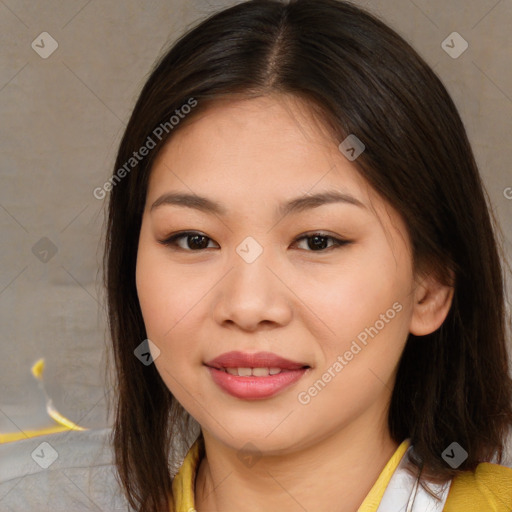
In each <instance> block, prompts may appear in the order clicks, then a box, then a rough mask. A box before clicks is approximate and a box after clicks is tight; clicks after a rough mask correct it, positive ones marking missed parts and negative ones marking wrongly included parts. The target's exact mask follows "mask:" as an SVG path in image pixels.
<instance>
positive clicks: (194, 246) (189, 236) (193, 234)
mask: <svg viewBox="0 0 512 512" xmlns="http://www.w3.org/2000/svg"><path fill="white" fill-rule="evenodd" d="M182 239H185V243H186V244H187V245H188V247H189V248H188V249H187V248H186V247H183V246H182V245H180V244H179V243H178V240H182ZM207 240H211V238H209V237H207V236H206V235H203V234H202V233H199V232H197V231H182V232H181V233H175V234H174V235H171V236H170V237H168V238H166V239H165V240H159V243H161V244H162V245H166V246H172V247H176V246H178V247H179V248H180V249H183V250H185V251H189V252H193V251H196V252H197V251H200V250H203V249H207V248H208V247H207V246H208V242H207Z"/></svg>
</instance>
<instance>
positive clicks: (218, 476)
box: [195, 411, 398, 512]
mask: <svg viewBox="0 0 512 512" xmlns="http://www.w3.org/2000/svg"><path fill="white" fill-rule="evenodd" d="M367 412H368V411H367ZM378 416H379V417H378V418H377V417H374V418H368V417H366V418H360V419H361V420H364V425H363V424H362V423H363V421H361V422H354V423H353V424H351V425H349V426H348V427H346V428H344V429H342V430H338V431H336V432H334V433H332V434H331V435H328V436H325V437H324V438H322V439H319V440H316V441H315V442H313V443H311V444H309V445H308V446H307V447H305V448H302V449H300V450H294V451H289V452H287V453H286V454H285V455H272V456H268V455H265V454H262V456H261V458H260V459H258V460H257V462H256V463H255V464H254V465H251V467H247V466H246V465H244V464H242V462H241V461H240V459H239V458H238V457H237V453H238V452H237V450H236V449H233V448H232V447H230V446H227V445H225V444H224V443H222V442H221V441H219V440H218V439H217V438H215V437H214V436H212V435H211V434H210V433H209V432H208V431H205V430H203V436H204V440H205V451H206V455H205V457H204V458H203V459H202V461H201V463H200V466H199V469H198V473H197V477H196V486H195V505H196V506H195V508H196V510H197V511H198V512H206V511H220V510H222V511H223V512H235V511H239V510H244V512H261V510H265V511H266V512H274V511H275V512H277V511H279V512H282V511H283V510H286V511H289V512H304V510H314V511H315V512H333V511H336V512H356V511H357V509H358V508H359V506H360V505H361V503H362V502H363V501H364V499H365V497H366V495H367V494H368V492H369V491H370V489H371V488H372V486H373V484H374V483H375V482H376V480H377V478H378V476H379V474H380V473H381V472H382V470H383V468H384V466H385V465H386V463H387V462H388V460H389V459H390V458H391V456H392V455H393V453H394V452H395V451H396V449H397V447H398V444H397V443H396V442H395V441H393V440H392V439H391V437H390V436H389V431H388V429H387V425H386V427H382V428H381V429H380V430H377V429H376V428H375V425H381V423H378V422H377V420H382V415H378ZM369 419H373V420H375V422H373V423H372V421H368V420H369ZM356 423H357V424H356ZM384 423H385V424H386V422H384ZM365 425H366V428H365Z"/></svg>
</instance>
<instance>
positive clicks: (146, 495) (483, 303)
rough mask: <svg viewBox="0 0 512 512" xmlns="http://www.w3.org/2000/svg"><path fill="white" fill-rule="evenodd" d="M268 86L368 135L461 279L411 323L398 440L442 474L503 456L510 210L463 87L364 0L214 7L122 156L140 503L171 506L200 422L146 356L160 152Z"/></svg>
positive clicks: (136, 120)
mask: <svg viewBox="0 0 512 512" xmlns="http://www.w3.org/2000/svg"><path fill="white" fill-rule="evenodd" d="M268 94H288V95H295V96H296V97H298V98H301V99H303V100H304V102H305V104H307V105H310V106H311V110H312V111H313V110H314V111H315V112H316V113H321V118H322V119H323V123H324V125H325V126H327V127H328V128H329V130H330V133H332V136H333V137H335V140H337V141H338V143H339V142H341V141H342V140H344V139H345V137H347V136H348V135H349V134H355V135H356V136H357V137H358V138H359V139H360V140H361V141H363V142H364V144H365V146H366V150H365V151H364V153H362V154H361V156H359V158H358V159H357V160H356V161H355V162H354V164H355V165H356V166H357V168H358V170H359V172H360V173H361V174H362V175H363V176H364V177H365V179H366V180H367V181H368V183H369V184H370V185H371V186H372V187H373V188H374V189H375V190H376V191H377V192H378V193H380V194H381V196H382V197H383V198H384V199H385V200H387V201H388V202H389V204H391V205H392V206H393V207H394V208H395V209H396V210H397V211H398V212H399V213H400V214H401V215H402V216H403V219H404V220H405V222H406V224H407V228H408V233H409V236H410V240H411V243H412V247H413V262H414V266H415V269H416V270H417V271H418V272H434V273H435V275H437V276H438V278H439V279H440V280H442V281H443V282H446V283H449V284H452V285H453V286H454V288H455V290H454V297H453V303H452V306H451V309H450V311H449V313H448V316H447V318H446V320H445V322H444V323H443V324H442V326H441V327H440V328H439V329H438V330H436V331H435V332H433V333H432V334H430V335H428V336H422V337H416V336H413V335H409V338H408V340H407V344H406V347H405V350H404V352H403V354H402V356H401V359H400V362H399V368H398V373H397V377H396V384H395V388H394V390H393V394H392V399H391V405H390V411H389V419H388V421H389V428H390V431H391V435H392V437H393V439H394V440H395V441H396V442H401V441H403V440H404V439H405V438H408V437H409V438H411V443H412V445H413V446H414V449H415V454H416V457H415V459H414V460H413V464H414V465H415V466H417V467H423V473H422V474H423V476H424V477H425V478H429V479H431V481H438V482H444V481H447V480H448V479H450V478H452V477H453V476H455V475H457V474H458V473H460V472H461V471H465V470H474V469H475V468H476V466H477V464H478V463H479V462H481V461H495V462H501V461H502V458H503V453H504V443H505V439H506V436H507V435H508V433H509V429H510V427H511V426H512V380H511V378H510V375H509V367H508V364H509V363H508V358H507V348H506V335H507V326H508V325H509V324H508V323H507V317H506V314H505V309H504V277H505V276H504V272H503V267H502V262H501V261H500V250H499V244H498V243H497V240H496V236H497V233H498V231H495V229H496V227H497V224H496V221H495V219H494V218H493V217H492V213H491V212H492V210H491V209H490V207H489V200H488V197H487V195H486V193H485V191H484V187H483V184H482V182H481V178H480V176H479V172H478V169H477V165H476V162H475V159H474V156H473V152H472V149H471V147H470V144H469V141H468V138H467V135H466V131H465V128H464V126H463V123H462V121H461V119H460V117H459V114H458V112H457V109H456V107H455V105H454V103H453V101H452V100H451V98H450V96H449V94H448V92H447V91H446V89H445V87H444V86H443V84H442V82H441V81H440V79H439V78H438V77H437V75H436V74H435V73H434V72H433V71H432V70H431V68H430V67H429V66H428V65H427V64H426V63H425V62H424V60H423V59H422V58H421V57H420V56H419V55H418V54H417V53H416V52H415V51H414V50H413V49H412V48H411V46H409V44H407V43H406V42H405V41H404V39H402V38H401V37H400V36H399V35H398V34H397V33H396V32H395V31H393V30H392V29H390V28H389V27H388V26H386V25H385V24H384V23H383V22H381V21H380V20H378V19H377V18H375V17H374V16H372V15H370V14H368V13H366V12H364V11H362V10H361V9H359V8H357V7H356V6H354V5H352V4H350V3H347V2H342V1H336V0H295V1H293V0H292V1H290V2H289V3H283V2H280V1H275V0H255V1H249V2H244V3H240V4H238V5H235V6H234V7H231V8H229V9H225V10H223V11H221V12H219V13H216V14H214V15H212V16H210V17H209V18H208V19H206V20H205V21H203V22H202V23H200V24H199V25H198V26H197V27H195V28H193V29H192V30H190V31H188V32H187V33H186V34H185V35H183V36H182V37H181V38H180V39H179V40H178V41H177V42H176V43H175V44H174V45H173V46H172V47H171V49H170V50H169V51H168V52H167V53H166V54H165V55H164V56H163V57H162V58H161V59H160V61H159V62H158V63H157V64H156V66H155V68H154V70H153V71H152V73H151V75H150V77H149V79H148V80H147V82H146V84H145V85H144V87H143V89H142V92H141V94H140V96H139V98H138V101H137V103H136V105H135V107H134V110H133V113H132V115H131V118H130V120H129V123H128V125H127V127H126V130H125V133H124V136H123V138H122V141H121V144H120V147H119V152H118V154H117V159H116V163H115V169H114V175H116V181H115V182H114V181H113V187H112V191H111V193H110V203H109V212H108V223H107V236H106V250H105V259H104V264H105V284H106V288H107V294H108V308H109V326H110V332H111V337H112V342H113V353H114V361H115V370H116V382H117V384H116V400H117V402H116V416H115V425H114V431H113V445H114V450H115V456H116V464H117V468H118V472H119V476H120V480H121V482H122V485H123V487H124V490H125V492H126V494H127V496H128V499H129V502H130V504H131V505H132V506H133V507H134V508H136V509H137V510H139V511H141V512H142V511H154V510H167V507H168V503H167V497H168V495H169V494H170V493H171V477H170V472H169V463H168V456H169V450H170V447H171V445H172V443H171V441H172V440H173V439H174V437H175V436H178V435H180V432H181V430H182V429H183V428H187V427H186V425H187V423H186V421H185V423H183V425H185V426H183V425H182V424H181V423H180V421H181V420H182V419H183V418H184V417H186V415H187V413H186V411H184V409H183V408H182V407H181V405H180V404H179V403H178V402H177V400H176V399H175V398H174V397H173V396H172V394H171V393H170V391H169V390H168V389H167V387H166V385H165V384H164V382H163V380H162V379H161V378H160V375H159V374H158V372H157V370H156V368H155V365H149V366H145V365H143V364H141V363H140V361H139V360H138V359H137V358H136V357H135V356H134V349H135V348H136V347H137V346H138V345H139V344H140V343H141V341H142V340H144V339H145V338H146V331H145V327H144V322H143V318H142V315H141V310H140V306H139V302H138V299H137V290H136V284H135V266H136V257H137V246H138V238H139V232H140V227H141V219H142V213H143V209H144V204H145V199H146V192H147V184H148V178H149V174H150V171H151V166H152V163H153V162H154V159H155V157H156V155H157V154H158V152H159V150H160V149H161V148H162V147H163V145H164V144H165V143H166V142H167V141H168V140H169V137H171V136H172V134H173V133H174V132H176V131H177V130H179V129H180V128H181V127H182V126H184V125H186V124H187V123H188V122H190V120H191V119H193V118H194V116H197V114H198V113H200V112H202V111H204V109H205V108H206V107H207V106H208V105H209V104H210V103H212V102H215V101H218V100H219V99H221V98H223V99H226V98H234V97H247V98H251V97H257V96H261V95H268ZM191 99H194V100H195V101H197V106H195V107H194V108H193V109H192V112H190V113H189V114H188V116H187V117H186V118H185V119H183V120H180V122H179V123H178V124H176V126H174V127H173V128H172V129H171V127H170V126H169V124H168V125H167V126H168V130H166V131H165V133H164V134H163V136H162V137H161V140H160V139H159V140H156V138H155V137H154V136H153V140H154V141H156V142H157V143H156V147H155V148H154V149H151V151H150V152H149V154H148V155H147V156H146V157H144V158H141V159H140V161H138V162H137V163H136V165H133V168H131V169H129V171H127V172H126V173H122V174H126V175H125V176H123V177H122V179H119V176H120V175H119V172H118V170H119V169H121V168H122V167H123V166H125V167H124V168H125V170H126V169H127V167H126V163H127V162H128V161H129V160H130V158H132V157H133V152H134V151H137V150H138V149H139V148H140V147H142V146H143V145H145V144H146V143H147V139H148V137H149V136H151V135H152V134H154V130H155V128H156V127H159V126H162V123H166V122H167V123H169V119H170V118H171V116H172V115H173V114H175V111H176V110H177V109H180V108H181V107H182V105H184V104H186V103H187V102H189V101H190V100H191ZM114 175H113V178H114ZM501 256H502V255H501ZM503 261H504V259H503ZM451 273H452V274H451ZM450 275H453V276H454V278H455V279H454V281H451V280H450ZM180 425H181V426H180ZM180 429H181V430H180ZM453 441H456V442H458V443H459V444H460V445H461V446H462V447H463V448H464V449H465V450H466V451H467V452H468V458H467V459H466V460H465V462H464V463H463V464H462V465H461V466H460V467H459V468H457V469H452V468H451V467H449V466H448V465H447V464H446V463H445V462H444V460H443V459H442V457H441V453H442V452H443V451H444V449H445V448H446V447H447V446H448V445H450V444H451V443H452V442H453Z"/></svg>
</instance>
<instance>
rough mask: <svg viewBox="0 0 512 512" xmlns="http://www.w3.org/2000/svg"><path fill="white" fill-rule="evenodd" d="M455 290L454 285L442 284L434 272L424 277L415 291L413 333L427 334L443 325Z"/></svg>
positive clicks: (410, 329)
mask: <svg viewBox="0 0 512 512" xmlns="http://www.w3.org/2000/svg"><path fill="white" fill-rule="evenodd" d="M451 282H452V283H453V282H454V279H453V273H451ZM453 292H454V288H453V286H450V285H445V284H442V283H441V282H440V281H439V280H438V279H437V278H436V277H435V276H434V274H428V275H426V276H425V277H423V278H422V279H421V281H420V282H419V284H417V285H416V289H415V291H414V306H413V313H412V317H411V324H410V327H409V331H410V332H411V334H414V335H415V336H425V335H426V334H430V333H432V332H434V331H435V330H437V329H438V328H439V327H441V324H442V323H443V322H444V321H445V319H446V316H447V315H448V311H449V310H450V306H451V305H452V300H453Z"/></svg>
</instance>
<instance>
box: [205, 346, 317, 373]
mask: <svg viewBox="0 0 512 512" xmlns="http://www.w3.org/2000/svg"><path fill="white" fill-rule="evenodd" d="M205 364H206V366H210V367H211V368H217V369H221V368H281V369H282V370H300V369H301V368H303V367H304V366H309V365H308V364H307V363H301V362H297V361H291V360H290V359H286V358H284V357H281V356H278V355H277V354H273V353H272V352H256V353H255V354H249V353H245V352H239V351H236V350H235V351H232V352H225V353H224V354H221V355H220V356H218V357H216V358H215V359H212V360H211V361H208V362H206V363H205Z"/></svg>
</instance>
